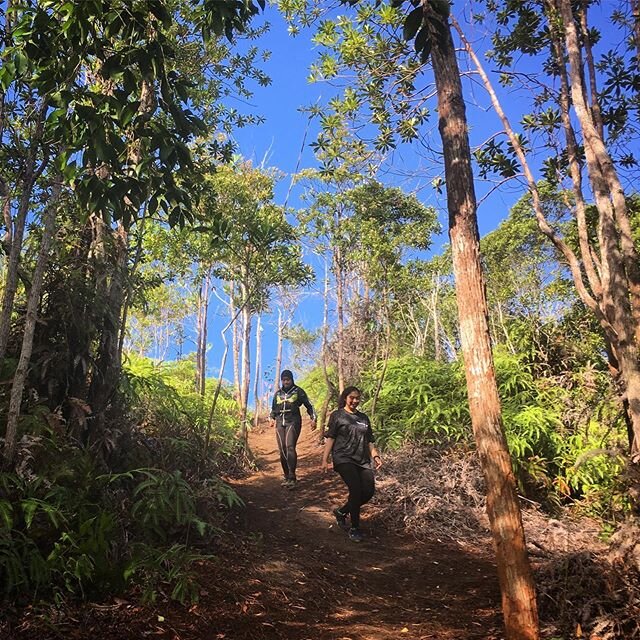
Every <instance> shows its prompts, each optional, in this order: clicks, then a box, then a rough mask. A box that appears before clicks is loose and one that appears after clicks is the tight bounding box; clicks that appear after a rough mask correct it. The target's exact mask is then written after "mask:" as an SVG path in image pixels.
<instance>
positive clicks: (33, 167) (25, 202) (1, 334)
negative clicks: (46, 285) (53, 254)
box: [0, 103, 48, 362]
mask: <svg viewBox="0 0 640 640" xmlns="http://www.w3.org/2000/svg"><path fill="white" fill-rule="evenodd" d="M45 111H46V105H45V104H44V103H43V104H42V105H40V106H39V108H38V115H37V120H36V124H35V126H34V130H33V132H32V133H31V137H30V145H31V148H30V150H29V153H28V154H27V157H26V158H25V159H24V169H23V173H22V180H21V191H20V198H19V199H18V211H17V213H16V217H15V220H14V221H11V220H10V221H9V226H8V227H7V233H8V236H9V238H10V239H11V244H10V251H9V261H8V265H7V278H6V281H5V286H4V291H3V292H2V309H1V310H0V362H2V361H3V360H4V358H5V356H6V354H7V344H8V342H9V333H10V331H11V314H12V313H13V303H14V300H15V296H16V291H17V290H18V269H19V265H20V256H21V254H22V240H23V238H24V230H25V224H26V220H27V213H28V212H29V206H30V204H31V196H32V193H33V187H34V185H35V183H36V181H37V179H38V178H39V177H40V175H42V172H43V171H44V170H45V168H46V166H47V164H48V157H45V158H44V159H43V160H42V161H41V162H40V164H39V165H38V152H39V150H40V142H41V140H42V135H43V127H44V114H45Z"/></svg>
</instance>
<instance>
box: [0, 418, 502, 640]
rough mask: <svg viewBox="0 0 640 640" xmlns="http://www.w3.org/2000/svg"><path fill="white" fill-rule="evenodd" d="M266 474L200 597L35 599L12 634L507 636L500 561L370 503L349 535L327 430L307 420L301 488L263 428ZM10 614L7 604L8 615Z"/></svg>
mask: <svg viewBox="0 0 640 640" xmlns="http://www.w3.org/2000/svg"><path fill="white" fill-rule="evenodd" d="M250 446H251V449H252V451H253V452H254V455H255V456H256V459H257V466H258V471H256V472H255V473H253V474H251V475H249V476H248V477H246V478H244V479H243V480H240V481H235V482H234V483H233V484H234V487H235V488H236V490H237V491H238V493H239V494H240V496H241V497H242V498H243V500H244V501H245V503H246V508H245V509H242V510H238V511H237V512H236V513H235V514H233V515H232V523H231V524H232V530H233V532H234V536H233V537H231V539H229V538H228V537H227V536H225V537H223V539H222V540H221V542H220V545H221V546H220V547H218V548H216V549H212V550H211V551H212V552H213V554H214V555H213V559H212V560H208V561H203V562H202V563H201V565H200V567H199V573H198V584H199V588H200V600H199V602H198V603H197V604H195V605H193V606H191V607H188V606H182V605H179V604H177V603H176V602H175V601H172V600H171V599H170V598H169V597H168V593H166V594H164V593H160V594H158V599H157V601H156V604H155V605H152V606H142V605H140V604H139V597H140V594H135V593H134V594H132V595H131V597H123V598H111V599H110V600H109V601H107V602H101V603H96V602H88V603H86V604H84V605H79V606H70V607H67V608H60V609H58V608H56V607H53V606H51V605H43V606H34V607H27V608H26V609H24V610H22V611H21V612H20V613H19V614H18V613H17V612H16V613H17V615H16V616H11V615H10V616H9V619H8V620H9V621H6V620H5V622H4V623H3V622H2V617H1V616H0V637H2V638H3V640H4V638H7V640H14V639H15V640H33V639H37V640H71V639H74V640H96V639H100V640H141V639H144V638H157V639H161V640H280V639H282V640H285V639H286V640H398V639H404V638H406V639H407V640H419V639H422V640H427V639H435V640H502V632H501V618H500V614H499V601H500V598H499V592H498V587H497V581H496V572H495V567H494V566H493V565H492V564H491V562H490V561H489V560H487V558H490V557H491V555H490V554H489V553H487V550H486V549H480V550H478V554H477V555H476V554H474V555H470V554H469V553H466V552H465V551H464V550H463V549H461V548H460V547H457V546H452V545H446V544H443V543H440V542H439V541H437V540H434V541H433V542H432V543H430V544H418V543H416V542H415V541H414V540H412V539H411V538H410V537H409V536H408V535H406V533H404V534H403V532H402V528H401V527H398V531H393V530H391V531H390V530H389V527H388V526H382V525H381V523H382V513H381V511H380V508H379V507H376V505H375V498H374V502H373V503H372V504H370V505H367V506H366V507H365V508H364V509H363V523H362V529H363V531H364V533H365V534H366V536H367V537H366V540H365V542H363V543H361V544H355V543H353V542H351V541H349V540H348V538H347V536H346V534H345V532H344V531H342V530H341V529H339V528H338V527H337V526H336V524H335V522H334V520H333V517H332V515H331V510H332V508H334V507H335V506H337V505H338V504H340V502H341V501H342V500H343V498H344V496H345V495H346V490H345V488H344V486H343V484H342V481H341V480H340V478H339V476H337V474H335V473H333V472H331V473H329V474H326V475H324V474H322V472H321V470H320V466H319V462H320V453H321V447H320V445H319V444H318V442H317V434H316V433H313V432H311V431H310V430H309V428H308V425H305V426H304V427H303V431H302V435H301V438H300V441H299V443H298V453H299V468H298V477H299V483H298V487H297V488H296V489H295V490H293V491H291V490H288V489H285V488H283V487H281V486H280V481H281V469H280V464H279V459H278V453H277V449H276V444H275V437H274V433H273V430H271V429H269V428H268V427H265V428H263V429H262V430H261V431H259V432H254V433H252V435H251V438H250ZM5 613H7V612H5Z"/></svg>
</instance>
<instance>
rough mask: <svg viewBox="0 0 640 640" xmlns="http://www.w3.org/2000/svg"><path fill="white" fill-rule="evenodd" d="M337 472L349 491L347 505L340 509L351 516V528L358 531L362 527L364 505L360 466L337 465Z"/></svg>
mask: <svg viewBox="0 0 640 640" xmlns="http://www.w3.org/2000/svg"><path fill="white" fill-rule="evenodd" d="M336 471H337V472H338V473H339V474H340V477H341V478H342V480H343V482H344V483H345V484H346V485H347V488H348V489H349V499H348V500H347V503H346V504H345V505H344V506H343V507H340V512H341V513H343V514H344V515H347V514H350V515H351V526H352V527H354V528H355V529H357V528H358V527H359V526H360V505H361V503H362V483H361V482H360V471H359V467H358V465H355V464H350V463H343V464H337V465H336Z"/></svg>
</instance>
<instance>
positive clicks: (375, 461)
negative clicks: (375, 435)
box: [369, 442, 382, 469]
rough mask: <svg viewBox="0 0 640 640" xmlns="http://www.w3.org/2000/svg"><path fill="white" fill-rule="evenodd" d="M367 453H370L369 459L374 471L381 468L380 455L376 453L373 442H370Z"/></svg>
mask: <svg viewBox="0 0 640 640" xmlns="http://www.w3.org/2000/svg"><path fill="white" fill-rule="evenodd" d="M369 451H370V453H371V459H372V460H373V466H374V467H375V468H376V469H379V468H380V467H381V466H382V458H381V457H380V454H379V453H378V449H377V447H376V443H375V442H370V443H369Z"/></svg>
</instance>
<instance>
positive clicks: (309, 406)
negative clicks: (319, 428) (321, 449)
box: [298, 387, 318, 429]
mask: <svg viewBox="0 0 640 640" xmlns="http://www.w3.org/2000/svg"><path fill="white" fill-rule="evenodd" d="M298 389H300V387H298ZM300 402H302V404H303V405H304V406H305V408H306V409H307V413H308V414H309V417H310V418H311V425H312V428H313V429H315V428H316V423H317V421H318V416H316V410H315V409H314V408H313V405H312V404H311V400H309V396H308V395H307V392H306V391H305V390H304V389H300Z"/></svg>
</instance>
